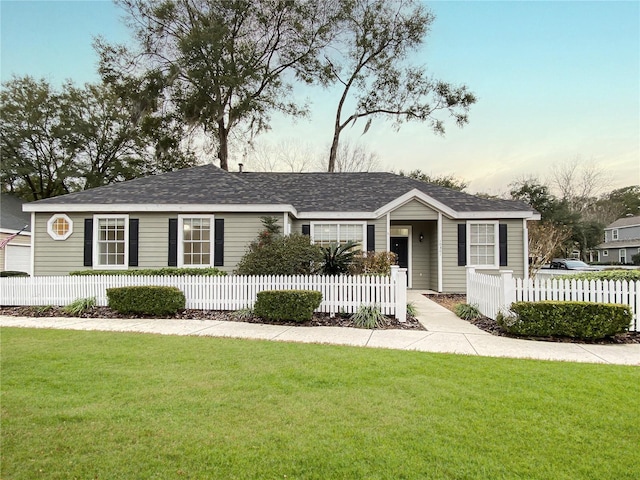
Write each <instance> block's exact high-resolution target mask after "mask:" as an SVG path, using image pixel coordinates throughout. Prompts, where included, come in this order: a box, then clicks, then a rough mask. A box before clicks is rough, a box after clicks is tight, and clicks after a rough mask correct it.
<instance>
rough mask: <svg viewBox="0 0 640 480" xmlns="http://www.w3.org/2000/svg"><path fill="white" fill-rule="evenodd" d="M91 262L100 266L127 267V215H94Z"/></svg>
mask: <svg viewBox="0 0 640 480" xmlns="http://www.w3.org/2000/svg"><path fill="white" fill-rule="evenodd" d="M93 229H94V232H93V233H94V234H93V238H94V239H95V240H94V242H95V248H94V262H93V264H94V265H95V266H98V267H102V268H127V265H128V262H129V216H128V215H96V216H94V221H93Z"/></svg>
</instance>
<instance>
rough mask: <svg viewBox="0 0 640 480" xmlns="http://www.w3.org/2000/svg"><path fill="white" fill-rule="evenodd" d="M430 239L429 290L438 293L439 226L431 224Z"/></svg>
mask: <svg viewBox="0 0 640 480" xmlns="http://www.w3.org/2000/svg"><path fill="white" fill-rule="evenodd" d="M425 236H428V238H429V287H428V288H429V289H430V290H434V291H436V292H437V291H438V224H437V222H429V223H428V224H427V233H425Z"/></svg>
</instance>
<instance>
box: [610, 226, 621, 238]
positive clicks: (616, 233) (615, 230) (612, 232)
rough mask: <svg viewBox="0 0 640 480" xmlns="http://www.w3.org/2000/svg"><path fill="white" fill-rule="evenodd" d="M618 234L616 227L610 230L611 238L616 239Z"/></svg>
mask: <svg viewBox="0 0 640 480" xmlns="http://www.w3.org/2000/svg"><path fill="white" fill-rule="evenodd" d="M619 236H620V235H619V234H618V229H617V228H614V229H613V230H611V240H618V238H619Z"/></svg>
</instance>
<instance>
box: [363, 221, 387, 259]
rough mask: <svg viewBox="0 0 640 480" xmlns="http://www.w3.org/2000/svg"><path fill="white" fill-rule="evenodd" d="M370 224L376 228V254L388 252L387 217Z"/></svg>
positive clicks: (369, 222)
mask: <svg viewBox="0 0 640 480" xmlns="http://www.w3.org/2000/svg"><path fill="white" fill-rule="evenodd" d="M367 223H368V224H370V225H371V224H373V225H375V226H376V252H386V251H388V250H387V216H386V215H383V216H382V217H380V218H378V219H376V220H369V221H368V222H367Z"/></svg>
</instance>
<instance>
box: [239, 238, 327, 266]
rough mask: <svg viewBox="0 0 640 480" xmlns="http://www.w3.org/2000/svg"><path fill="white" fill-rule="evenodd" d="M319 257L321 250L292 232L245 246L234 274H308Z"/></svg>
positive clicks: (308, 240) (319, 259) (320, 256)
mask: <svg viewBox="0 0 640 480" xmlns="http://www.w3.org/2000/svg"><path fill="white" fill-rule="evenodd" d="M321 260H322V250H321V249H320V247H319V246H318V245H312V244H311V239H310V238H309V236H308V235H302V234H300V233H292V234H291V235H288V236H286V237H282V236H276V237H275V238H272V239H271V240H270V241H269V242H266V243H263V244H260V245H258V244H256V243H255V242H254V243H252V244H251V245H250V246H249V251H248V252H247V253H246V254H245V255H244V257H242V258H241V259H240V262H238V266H237V267H236V273H237V274H238V275H308V274H310V273H312V272H313V270H314V268H315V265H317V264H318V263H319V262H320V261H321Z"/></svg>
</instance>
